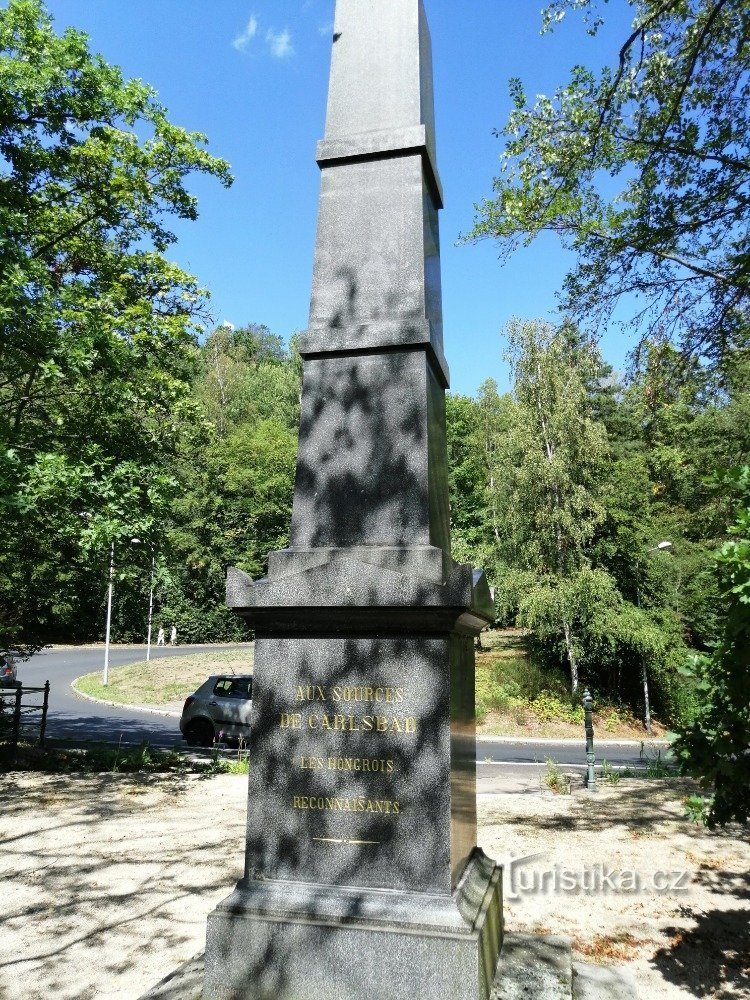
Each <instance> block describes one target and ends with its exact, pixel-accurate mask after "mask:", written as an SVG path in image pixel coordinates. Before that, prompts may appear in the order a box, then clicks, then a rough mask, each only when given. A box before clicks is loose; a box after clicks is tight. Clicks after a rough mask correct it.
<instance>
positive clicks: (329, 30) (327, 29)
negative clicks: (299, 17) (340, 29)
mask: <svg viewBox="0 0 750 1000" xmlns="http://www.w3.org/2000/svg"><path fill="white" fill-rule="evenodd" d="M318 34H320V35H332V34H333V21H328V23H327V24H321V26H320V27H319V28H318Z"/></svg>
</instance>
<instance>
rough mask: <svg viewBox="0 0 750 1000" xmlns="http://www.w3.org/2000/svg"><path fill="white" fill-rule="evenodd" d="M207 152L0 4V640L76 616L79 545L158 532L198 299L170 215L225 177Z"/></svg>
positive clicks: (29, 16)
mask: <svg viewBox="0 0 750 1000" xmlns="http://www.w3.org/2000/svg"><path fill="white" fill-rule="evenodd" d="M205 147H206V138H205V136H203V135H201V134H199V133H196V132H188V131H185V130H184V129H182V128H179V127H177V126H175V125H173V124H172V123H171V122H170V121H169V120H168V118H167V113H166V111H165V109H164V108H163V107H162V106H161V105H160V104H159V102H158V101H157V100H156V96H155V93H154V91H153V90H152V89H151V88H150V87H148V86H147V85H146V84H144V83H142V82H141V81H139V80H126V79H125V78H124V77H123V75H122V73H121V71H120V70H119V69H118V68H117V67H114V66H110V65H108V64H107V63H106V62H105V61H104V60H103V59H102V58H101V57H100V56H98V55H94V54H92V53H91V52H90V51H89V48H88V42H87V38H86V36H85V35H83V34H82V33H81V32H79V31H75V30H73V29H68V30H66V31H65V32H64V34H62V35H60V36H58V35H57V34H55V32H54V30H53V27H52V22H51V19H50V17H49V15H48V14H47V12H46V10H45V8H44V5H43V3H42V2H41V0H10V2H9V3H8V5H7V6H6V7H5V8H4V9H2V10H0V622H1V623H2V624H0V645H4V644H10V643H17V642H19V641H32V640H33V641H36V640H37V639H39V637H40V636H43V635H45V634H50V632H54V630H55V628H56V627H57V626H59V624H60V623H61V622H63V621H64V620H65V619H66V617H67V618H71V617H75V615H76V613H77V602H80V596H79V597H76V593H77V594H78V595H80V594H81V593H82V591H83V590H84V589H85V588H82V587H81V586H80V583H81V576H80V574H81V573H85V567H84V562H85V560H84V555H85V553H86V550H87V549H88V550H91V551H98V552H99V555H100V556H101V555H102V550H106V548H107V547H108V544H109V542H111V541H116V540H119V539H126V538H127V537H129V536H130V535H131V534H133V533H134V532H137V533H138V534H144V533H155V532H156V530H157V526H158V523H159V519H160V517H161V516H162V513H163V509H164V505H165V503H166V500H167V498H168V496H169V492H170V490H171V489H173V488H174V485H175V484H174V480H173V478H172V477H170V475H169V474H168V471H167V470H166V468H165V466H166V465H167V464H168V462H169V458H170V456H171V455H173V454H174V453H175V448H176V443H177V439H178V437H179V434H180V424H181V409H182V408H184V407H185V406H186V405H187V403H186V397H187V392H188V387H189V382H190V379H191V377H192V376H191V366H192V360H191V358H192V352H193V351H194V349H195V348H194V343H195V329H196V323H197V322H199V321H200V319H201V316H202V313H203V311H204V307H205V297H204V294H203V293H202V292H201V290H200V289H199V288H198V286H197V283H196V281H195V279H194V278H193V277H192V276H190V275H189V274H187V273H186V272H185V271H183V270H182V269H181V268H179V267H178V266H177V265H175V264H174V263H172V262H171V261H169V260H168V259H167V258H166V257H165V256H164V254H165V251H166V250H167V249H168V248H169V246H170V245H171V244H172V243H173V242H174V240H175V236H174V233H173V231H172V229H171V228H170V219H171V218H174V217H177V218H180V219H195V218H196V217H197V206H196V201H195V198H194V197H193V195H192V194H190V192H189V191H188V189H187V187H186V181H187V179H188V177H189V175H190V174H192V173H193V172H200V173H205V174H208V175H211V176H214V177H216V178H217V179H218V180H219V181H220V182H221V183H222V184H224V185H228V184H229V183H230V182H231V178H230V175H229V168H228V165H227V164H226V163H225V162H224V161H223V160H219V159H216V158H215V157H213V156H211V155H210V154H209V153H208V152H207V150H206V148H205ZM182 423H183V425H184V421H183V422H182ZM99 562H100V563H101V564H102V565H106V560H105V559H104V558H100V560H99ZM74 578H77V579H78V584H79V585H78V587H76V586H75V580H74ZM66 579H70V581H71V584H70V587H69V588H66V587H65V586H60V584H61V583H62V582H63V581H64V580H66ZM61 594H65V595H66V597H65V599H64V600H62V601H61V599H60V595H61Z"/></svg>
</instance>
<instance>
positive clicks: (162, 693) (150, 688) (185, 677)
mask: <svg viewBox="0 0 750 1000" xmlns="http://www.w3.org/2000/svg"><path fill="white" fill-rule="evenodd" d="M253 654H254V649H253V647H252V646H245V647H243V648H242V649H232V650H216V651H215V652H207V653H188V654H186V655H185V656H170V657H166V656H165V657H160V658H159V659H157V660H151V661H150V662H149V663H147V662H146V661H145V660H143V661H141V662H139V663H128V664H126V665H125V666H124V667H112V668H111V669H110V671H109V684H108V685H107V687H104V685H103V684H102V673H101V670H97V671H96V672H95V673H91V674H84V675H83V677H78V678H77V679H76V680H75V681H74V683H73V686H74V688H75V689H76V690H77V691H80V692H81V693H82V694H87V695H90V696H91V697H92V698H101V699H102V700H103V701H113V702H116V703H117V704H118V705H152V706H154V707H164V706H168V705H175V706H178V707H182V706H181V702H183V701H184V700H185V698H187V696H188V695H190V694H192V693H193V692H194V691H195V689H196V688H198V687H200V685H201V684H202V683H203V682H204V681H205V680H206V678H207V677H210V675H211V674H224V673H227V674H229V673H236V674H245V673H248V672H249V671H251V670H252V667H253Z"/></svg>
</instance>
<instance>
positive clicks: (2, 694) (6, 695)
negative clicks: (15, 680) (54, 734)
mask: <svg viewBox="0 0 750 1000" xmlns="http://www.w3.org/2000/svg"><path fill="white" fill-rule="evenodd" d="M48 706H49V681H47V682H46V683H45V685H44V687H24V686H23V685H22V684H16V685H15V687H10V688H0V742H2V743H5V744H7V745H10V746H12V747H16V746H18V742H19V740H20V739H21V738H22V737H23V739H25V740H30V741H36V742H38V744H39V746H44V734H45V730H46V728H47V708H48Z"/></svg>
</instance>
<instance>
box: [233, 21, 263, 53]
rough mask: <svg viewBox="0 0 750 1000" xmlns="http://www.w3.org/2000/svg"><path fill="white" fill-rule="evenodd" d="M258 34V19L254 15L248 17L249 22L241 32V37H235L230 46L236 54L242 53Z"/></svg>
mask: <svg viewBox="0 0 750 1000" xmlns="http://www.w3.org/2000/svg"><path fill="white" fill-rule="evenodd" d="M257 33H258V19H257V17H256V16H255V14H251V15H250V20H249V21H248V22H247V27H246V28H245V30H244V31H243V32H242V34H241V35H237V37H236V38H235V40H234V41H233V42H232V45H233V46H234V48H235V49H237V51H238V52H244V51H245V49H246V48H247V46H248V45H249V43H250V41H251V40H252V39H253V38H255V36H256V35H257Z"/></svg>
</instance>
